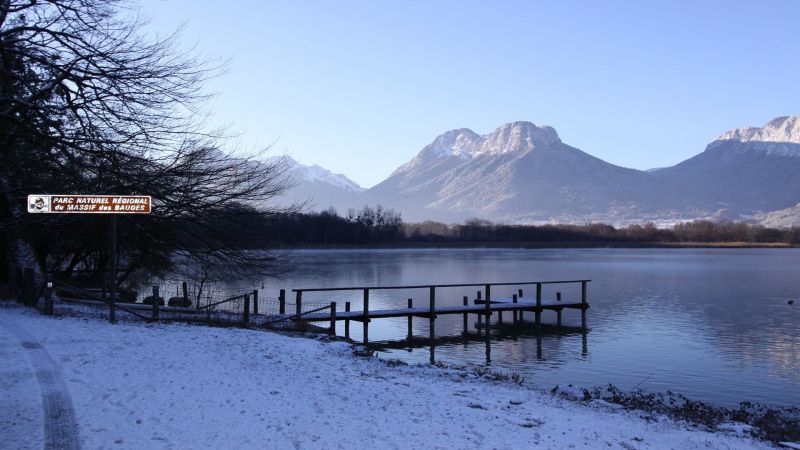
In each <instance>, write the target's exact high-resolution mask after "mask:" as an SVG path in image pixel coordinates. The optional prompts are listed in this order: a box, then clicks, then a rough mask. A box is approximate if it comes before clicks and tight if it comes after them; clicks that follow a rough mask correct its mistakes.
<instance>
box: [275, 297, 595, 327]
mask: <svg viewBox="0 0 800 450" xmlns="http://www.w3.org/2000/svg"><path fill="white" fill-rule="evenodd" d="M505 300H506V299H503V298H499V299H492V301H491V303H490V304H489V308H487V307H486V304H485V303H484V302H483V301H480V303H478V301H476V303H477V304H473V305H466V306H464V305H452V306H436V307H435V308H434V310H433V312H434V314H435V315H445V314H464V313H472V314H480V313H485V312H486V310H487V309H488V310H489V311H491V312H499V311H536V310H537V309H539V308H540V307H537V306H536V300H535V299H534V300H530V299H527V298H526V299H525V301H524V302H520V301H518V302H517V303H513V302H512V299H510V298H509V299H507V300H508V301H507V302H506V301H505ZM586 307H588V305H587V304H585V303H581V302H568V301H563V300H562V301H557V300H542V305H541V309H542V310H558V309H563V308H569V309H583V308H586ZM430 314H431V310H430V308H429V307H426V306H422V307H416V308H402V309H382V310H370V311H368V317H369V318H370V319H379V318H387V317H407V316H409V315H411V316H418V317H429V316H430ZM288 316H292V314H289V315H288ZM302 320H304V321H307V322H321V321H329V320H331V314H330V311H323V312H319V313H312V314H307V315H304V316H303V317H302ZM336 320H337V321H340V320H353V321H360V320H364V311H337V312H336Z"/></svg>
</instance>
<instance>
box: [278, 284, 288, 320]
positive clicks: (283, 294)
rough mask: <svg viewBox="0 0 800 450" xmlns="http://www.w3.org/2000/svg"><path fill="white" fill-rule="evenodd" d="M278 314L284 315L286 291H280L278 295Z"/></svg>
mask: <svg viewBox="0 0 800 450" xmlns="http://www.w3.org/2000/svg"><path fill="white" fill-rule="evenodd" d="M278 313H279V314H281V315H283V314H286V289H281V293H280V295H278Z"/></svg>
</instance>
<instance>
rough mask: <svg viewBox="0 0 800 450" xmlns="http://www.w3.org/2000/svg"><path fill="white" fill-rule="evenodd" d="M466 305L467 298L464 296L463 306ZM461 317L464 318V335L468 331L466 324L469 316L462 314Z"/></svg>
mask: <svg viewBox="0 0 800 450" xmlns="http://www.w3.org/2000/svg"><path fill="white" fill-rule="evenodd" d="M468 304H469V298H468V297H467V296H466V295H465V296H464V306H467V305H468ZM464 309H466V308H464ZM463 316H464V318H463V320H464V334H467V332H468V331H469V324H468V323H467V322H469V314H467V313H464V314H463Z"/></svg>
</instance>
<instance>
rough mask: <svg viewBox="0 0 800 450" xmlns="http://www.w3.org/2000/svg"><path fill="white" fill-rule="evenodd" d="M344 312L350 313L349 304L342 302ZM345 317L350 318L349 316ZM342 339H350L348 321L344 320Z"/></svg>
mask: <svg viewBox="0 0 800 450" xmlns="http://www.w3.org/2000/svg"><path fill="white" fill-rule="evenodd" d="M344 311H345V312H350V302H344ZM345 317H350V315H349V314H348V315H346V316H345ZM344 337H346V338H347V339H350V319H344Z"/></svg>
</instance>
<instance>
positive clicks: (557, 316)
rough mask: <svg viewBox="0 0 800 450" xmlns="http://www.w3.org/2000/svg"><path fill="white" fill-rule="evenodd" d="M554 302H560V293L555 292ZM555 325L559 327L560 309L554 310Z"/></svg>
mask: <svg viewBox="0 0 800 450" xmlns="http://www.w3.org/2000/svg"><path fill="white" fill-rule="evenodd" d="M556 301H557V302H560V301H561V292H556ZM556 325H558V326H561V308H558V309H557V310H556Z"/></svg>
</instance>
